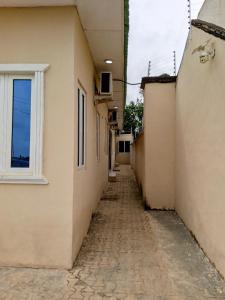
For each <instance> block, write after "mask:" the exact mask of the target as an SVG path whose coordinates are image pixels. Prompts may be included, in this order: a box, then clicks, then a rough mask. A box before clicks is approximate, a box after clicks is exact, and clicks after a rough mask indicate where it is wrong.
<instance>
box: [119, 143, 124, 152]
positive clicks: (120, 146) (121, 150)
mask: <svg viewBox="0 0 225 300" xmlns="http://www.w3.org/2000/svg"><path fill="white" fill-rule="evenodd" d="M119 152H124V141H119Z"/></svg>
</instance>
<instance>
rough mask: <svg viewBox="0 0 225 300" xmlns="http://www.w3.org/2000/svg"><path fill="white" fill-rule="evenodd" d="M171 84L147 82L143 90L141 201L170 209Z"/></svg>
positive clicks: (172, 171) (172, 186)
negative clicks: (143, 167)
mask: <svg viewBox="0 0 225 300" xmlns="http://www.w3.org/2000/svg"><path fill="white" fill-rule="evenodd" d="M175 92H176V90H175V83H174V82H172V83H151V84H146V85H145V90H144V99H145V100H144V135H145V141H144V144H145V146H144V149H145V150H144V153H145V195H144V196H145V201H146V203H147V204H148V205H149V206H150V207H151V208H156V209H173V208H174V201H175V97H176V95H175Z"/></svg>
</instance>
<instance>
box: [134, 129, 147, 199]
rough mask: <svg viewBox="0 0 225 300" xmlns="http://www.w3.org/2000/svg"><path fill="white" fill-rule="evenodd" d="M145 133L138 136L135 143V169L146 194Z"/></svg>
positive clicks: (137, 178)
mask: <svg viewBox="0 0 225 300" xmlns="http://www.w3.org/2000/svg"><path fill="white" fill-rule="evenodd" d="M144 142H145V135H144V133H141V134H140V135H139V136H138V138H137V139H136V140H135V141H134V143H133V146H132V147H133V153H134V154H135V158H134V159H133V162H134V171H135V176H136V180H137V183H138V185H139V187H140V189H141V192H142V194H143V196H144V192H145V147H144Z"/></svg>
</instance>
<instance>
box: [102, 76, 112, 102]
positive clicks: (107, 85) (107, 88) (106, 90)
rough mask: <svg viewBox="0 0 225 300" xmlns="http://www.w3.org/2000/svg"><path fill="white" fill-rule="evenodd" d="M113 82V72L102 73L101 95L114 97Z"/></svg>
mask: <svg viewBox="0 0 225 300" xmlns="http://www.w3.org/2000/svg"><path fill="white" fill-rule="evenodd" d="M112 93H113V81H112V73H111V72H101V73H100V95H108V96H109V95H112Z"/></svg>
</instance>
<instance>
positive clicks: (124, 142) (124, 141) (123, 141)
mask: <svg viewBox="0 0 225 300" xmlns="http://www.w3.org/2000/svg"><path fill="white" fill-rule="evenodd" d="M128 142H129V143H130V141H126V140H122V141H118V153H130V151H129V152H126V146H125V144H126V143H128ZM120 143H123V147H124V151H122V152H120Z"/></svg>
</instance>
